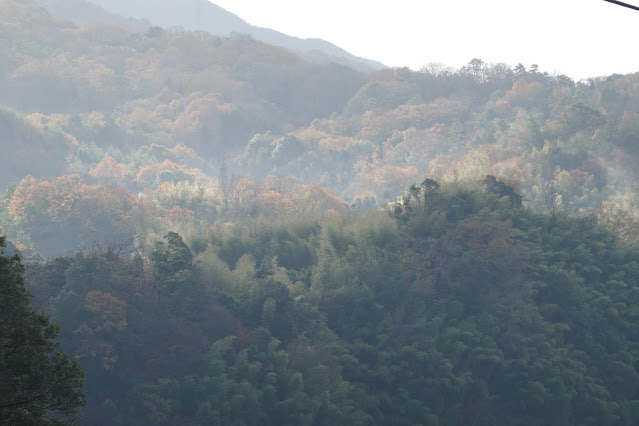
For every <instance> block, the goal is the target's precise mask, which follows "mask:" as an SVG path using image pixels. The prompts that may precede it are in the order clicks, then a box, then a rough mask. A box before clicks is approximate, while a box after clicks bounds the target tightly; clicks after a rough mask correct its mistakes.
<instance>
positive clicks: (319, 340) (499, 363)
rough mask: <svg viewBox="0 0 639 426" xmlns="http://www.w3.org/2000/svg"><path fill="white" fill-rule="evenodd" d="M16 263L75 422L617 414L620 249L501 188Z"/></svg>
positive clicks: (510, 419)
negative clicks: (58, 349)
mask: <svg viewBox="0 0 639 426" xmlns="http://www.w3.org/2000/svg"><path fill="white" fill-rule="evenodd" d="M417 188H418V190H417V191H414V192H413V194H412V195H411V197H410V198H408V199H407V200H406V202H405V203H404V204H403V205H401V206H397V207H395V208H392V209H388V210H386V211H369V212H367V213H363V214H352V215H339V216H338V215H334V216H326V217H324V218H322V219H312V218H308V217H306V218H299V219H295V220H289V221H286V222H283V223H280V224H272V223H268V222H265V221H256V222H251V223H247V224H230V223H226V224H221V223H216V224H210V225H206V226H201V227H199V228H198V231H199V232H197V234H193V235H191V236H190V237H189V238H187V239H184V238H182V236H181V235H179V234H177V233H173V232H170V233H168V234H167V235H166V236H165V237H164V239H163V240H161V241H157V242H155V243H154V244H153V245H151V246H150V247H148V249H147V250H146V251H142V252H139V253H141V255H142V256H144V257H142V256H141V255H140V254H135V255H131V251H132V250H133V247H132V246H126V245H113V244H111V245H110V244H102V245H99V246H98V247H97V249H96V251H95V252H93V253H78V254H76V255H72V256H67V257H61V258H56V259H51V260H49V261H48V262H46V263H33V262H32V263H30V264H29V265H28V268H27V270H28V288H29V289H30V290H31V291H32V292H33V293H34V294H35V297H36V301H38V302H40V303H44V304H47V305H48V306H49V309H50V312H51V313H52V315H53V317H54V319H56V320H58V321H61V324H62V327H63V328H62V330H63V332H62V335H61V338H62V345H63V348H64V349H65V350H67V351H68V352H69V353H71V354H74V355H75V356H77V357H78V358H79V359H80V361H81V363H82V365H83V367H84V369H85V371H86V392H87V399H88V405H87V408H86V411H85V414H84V417H83V422H84V423H85V424H105V423H106V424H114V425H115V424H136V425H158V424H172V425H190V424H192V425H204V424H206V425H217V424H219V425H314V424H317V425H325V424H336V425H373V424H379V425H382V424H385V425H390V424H392V425H415V424H421V425H460V426H461V425H469V424H481V425H509V426H510V425H634V424H637V422H638V421H639V410H638V408H637V407H638V402H637V401H638V400H639V377H638V376H637V371H636V365H637V362H638V358H637V354H638V353H639V347H638V345H639V340H638V336H637V332H636V321H637V315H638V312H639V287H638V285H637V283H638V282H639V267H638V263H637V259H638V255H639V252H638V251H637V247H636V246H628V245H626V244H624V243H622V242H621V241H620V240H619V239H618V238H617V237H615V236H614V235H613V234H612V233H611V232H610V231H607V230H605V229H604V228H602V227H601V226H600V225H597V223H596V220H595V218H594V217H593V216H589V217H584V218H572V217H570V216H568V215H567V214H565V213H556V214H553V215H542V214H538V213H534V212H532V211H531V210H530V209H526V208H523V207H522V206H521V197H520V196H519V195H518V194H517V193H516V191H514V189H513V188H512V187H509V186H508V185H505V184H503V183H501V182H499V181H497V180H496V179H494V178H492V177H489V178H486V179H485V180H484V181H483V182H477V183H465V184H461V183H454V184H451V183H444V182H442V183H439V182H437V181H434V180H426V181H424V183H423V184H422V185H419V186H418V187H417Z"/></svg>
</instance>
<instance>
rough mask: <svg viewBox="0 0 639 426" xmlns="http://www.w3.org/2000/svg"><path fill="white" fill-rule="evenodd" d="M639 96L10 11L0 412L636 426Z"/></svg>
mask: <svg viewBox="0 0 639 426" xmlns="http://www.w3.org/2000/svg"><path fill="white" fill-rule="evenodd" d="M43 5H44V6H46V8H45V7H43ZM54 6H55V7H54ZM71 11H76V12H77V13H76V15H73V14H72V13H71ZM78 14H83V15H82V16H80V17H79V16H77V15H78ZM89 17H90V18H91V19H89ZM316 59H317V58H316ZM638 88H639V74H628V75H612V76H605V77H600V78H595V79H590V80H587V81H573V80H571V79H570V78H568V77H566V76H563V75H551V74H549V73H547V72H544V71H543V68H541V67H540V66H538V65H536V64H526V65H523V64H516V65H512V64H492V63H487V62H484V61H483V60H482V59H478V58H471V59H470V60H469V62H468V64H467V65H466V66H464V67H461V68H460V69H453V68H449V67H446V66H445V65H442V64H429V65H427V66H425V67H424V68H423V69H422V70H420V71H418V72H414V71H411V70H409V69H406V68H403V69H402V68H396V69H389V68H386V69H378V70H375V71H361V70H357V69H353V68H350V67H349V66H346V65H344V64H343V63H335V62H331V61H326V60H314V59H313V58H310V59H309V57H308V56H304V55H301V54H299V53H297V52H294V51H290V50H286V49H284V48H281V47H276V46H273V45H269V44H266V43H264V42H260V41H257V40H255V39H253V38H252V37H248V36H244V35H239V34H234V35H230V36H216V35H212V34H210V33H206V32H203V31H187V30H184V29H177V28H160V27H158V26H152V25H148V24H145V23H144V22H140V21H135V20H132V19H130V18H129V17H117V16H115V15H110V14H109V13H107V12H106V11H104V10H102V9H100V8H97V7H96V6H95V5H90V4H88V3H86V2H84V1H82V0H74V1H73V2H71V1H60V2H57V3H56V4H55V5H54V4H53V3H52V2H43V1H38V2H31V1H28V0H20V1H17V0H0V149H1V150H2V152H3V154H2V155H1V156H0V232H1V233H2V235H4V234H6V236H7V239H6V243H5V238H4V237H3V238H2V243H3V244H6V247H5V249H4V255H2V256H0V280H2V282H3V283H4V284H3V290H2V293H1V294H0V304H2V306H4V307H3V308H2V309H1V310H0V332H2V336H0V349H1V352H0V358H1V359H2V360H4V361H0V362H2V363H3V364H2V365H1V366H0V367H2V368H0V375H1V374H6V373H4V372H5V371H7V372H12V373H11V374H13V372H14V371H18V372H19V371H21V370H20V368H22V369H23V370H22V371H25V369H26V368H27V367H26V365H35V366H38V368H37V369H35V370H33V371H32V372H31V373H29V374H27V375H26V376H27V377H30V378H33V379H34V383H35V381H36V380H35V379H38V380H40V379H42V380H40V381H39V382H38V383H40V384H42V383H44V384H46V383H62V385H61V386H62V388H63V389H64V392H58V391H56V392H55V395H56V396H59V398H62V399H49V400H47V402H45V403H43V404H40V405H38V406H37V407H35V408H33V407H31V408H27V409H24V410H22V409H20V410H18V411H16V410H13V411H7V410H8V409H7V408H6V407H8V406H9V405H11V404H13V402H12V401H13V400H11V399H7V398H10V397H12V395H14V394H15V395H17V394H16V393H15V389H17V388H16V386H18V384H19V383H22V382H21V380H22V379H21V378H22V377H25V376H24V375H22V376H20V375H17V376H15V375H14V376H11V378H10V379H7V380H0V423H8V424H21V423H22V424H25V422H30V421H33V422H35V421H36V420H31V419H42V418H44V419H45V420H42V421H44V422H54V421H55V420H54V417H55V416H54V417H52V414H55V413H58V414H60V416H59V417H60V421H62V422H66V421H71V420H73V416H74V415H75V414H77V410H78V409H79V407H80V406H81V404H82V402H83V400H84V396H83V395H84V394H83V392H85V393H86V406H85V407H84V408H83V409H82V412H81V414H82V417H81V419H80V423H81V424H87V425H93V424H96V425H97V424H105V423H108V424H113V425H117V424H122V425H125V424H136V425H162V424H166V425H205V424H206V425H209V424H211V425H215V424H219V425H271V424H272V425H287V424H290V425H293V424H294V425H323V424H336V425H337V424H343V425H360V424H361V425H373V424H378V425H382V424H393V425H413V424H422V425H469V424H482V425H635V424H637V423H638V422H639V393H638V392H639V376H638V375H637V371H636V365H637V359H638V358H637V357H638V355H637V354H638V353H639V348H638V347H637V345H638V344H639V339H638V336H636V331H635V328H636V327H635V324H636V322H637V318H636V317H637V312H639V308H638V306H639V299H638V298H637V295H638V294H639V293H638V290H637V283H638V282H639V281H638V279H639V269H638V266H637V265H639V259H638V257H637V255H638V254H639V252H638V251H637V245H636V244H637V237H638V236H639V222H638V213H637V212H638V211H639V210H638V207H639V197H638V192H637V188H638V182H639V176H638V175H637V173H638V170H637V168H636V164H637V162H638V161H639V150H638V148H637V147H639V127H638V126H637V118H638V117H639V103H638V102H637V99H639V92H638V90H639V89H638ZM14 254H19V255H20V256H21V258H22V259H23V260H22V261H20V260H19V259H20V257H12V256H13V255H14ZM21 262H24V264H25V268H24V270H23V267H22V264H21ZM3 265H4V266H3ZM9 284H10V286H11V291H8V290H7V289H8V288H9V287H8V286H9ZM5 287H6V289H5ZM29 293H31V294H32V298H31V296H29ZM16 301H18V302H19V303H18V302H16ZM30 304H31V305H30ZM9 307H13V308H16V309H18V308H19V309H20V313H17V314H16V315H15V316H12V317H11V318H12V321H14V320H16V318H21V321H25V324H31V326H34V327H35V325H34V324H36V323H37V324H40V329H39V330H41V333H40V334H38V332H36V331H37V330H38V328H37V327H36V328H29V327H31V326H29V327H26V326H25V327H22V326H19V325H16V324H18V323H11V324H10V325H6V323H5V321H3V320H2V315H3V313H5V312H9V311H7V309H9ZM5 308H6V309H5ZM40 309H45V310H44V311H41V310H40ZM16 312H17V311H16ZM49 316H50V318H51V319H50V320H49ZM49 321H51V322H49ZM56 323H59V326H58V325H53V324H56ZM7 324H8V323H7ZM18 329H20V330H24V332H25V333H27V332H29V333H30V331H29V330H32V331H33V330H36V331H33V333H32V336H39V339H40V340H38V342H39V343H38V345H39V347H40V348H41V350H39V351H35V352H34V353H32V354H27V353H26V351H22V352H20V353H19V356H17V357H16V356H13V355H12V354H13V351H12V349H11V348H10V346H11V345H12V343H10V342H11V341H10V340H7V339H9V338H8V337H6V336H9V335H11V336H13V337H11V338H14V337H15V338H18V337H19V336H18V337H16V336H17V334H15V332H16V330H18ZM12 333H13V334H12ZM56 336H57V340H55V339H56ZM19 339H22V337H19ZM56 341H57V342H59V345H60V346H59V349H58V348H57V347H56V344H55V342H56ZM58 350H62V351H64V353H66V354H67V355H63V354H60V355H59V357H58V358H55V360H57V361H56V362H59V364H55V363H54V364H51V363H52V362H53V361H52V359H53V358H47V357H46V356H44V355H46V354H50V353H55V351H58ZM28 355H29V356H28ZM12 356H13V358H12ZM38 357H40V358H38ZM7 360H8V361H7ZM15 360H18V361H19V362H22V363H23V364H21V365H18V364H16V363H17V362H18V361H15ZM52 365H53V367H52ZM56 365H58V367H59V368H58V367H56ZM5 366H6V368H5ZM9 367H11V368H9ZM18 367H19V368H18ZM48 367H52V368H53V369H54V370H55V369H56V368H58V370H56V371H58V372H60V371H65V372H66V373H65V374H67V373H68V375H67V376H65V377H66V379H64V380H61V381H60V380H58V379H59V378H60V376H55V375H53V376H51V375H50V369H49V368H48ZM80 368H82V370H84V372H85V374H86V376H85V379H84V387H83V390H82V391H81V390H80V388H81V386H82V380H81V378H82V374H81V371H80ZM36 373H38V374H36ZM40 373H42V374H40ZM3 377H4V376H3ZM56 377H57V378H56ZM56 380H58V381H57V382H56ZM65 380H66V381H65ZM56 389H57V388H56ZM30 391H31V390H28V389H27V390H25V392H30ZM34 392H37V389H36V391H34ZM49 393H50V390H49ZM64 398H66V399H64ZM63 399H64V400H63ZM7 401H9V402H7ZM50 410H52V411H50ZM21 416H22V417H21ZM25 416H26V417H25ZM27 417H28V419H29V420H25V419H27ZM47 419H48V420H47ZM38 421H40V420H38ZM34 424H37V423H34ZM43 424H47V423H43ZM53 424H56V423H53Z"/></svg>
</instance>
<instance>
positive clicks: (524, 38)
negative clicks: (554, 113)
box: [213, 0, 639, 79]
mask: <svg viewBox="0 0 639 426" xmlns="http://www.w3.org/2000/svg"><path fill="white" fill-rule="evenodd" d="M626 2H627V3H631V4H634V5H639V0H626ZM213 3H215V4H217V5H219V6H221V7H223V8H224V9H226V10H228V11H230V12H233V13H235V14H236V15H238V16H240V17H241V18H242V19H244V20H245V21H247V22H249V23H250V24H253V25H257V26H261V27H268V28H272V29H274V30H277V31H280V32H283V33H286V34H289V35H294V36H297V37H301V38H310V37H317V38H322V39H325V40H327V41H330V42H332V43H334V44H336V45H338V46H340V47H342V48H344V49H346V50H347V51H349V52H350V53H353V54H355V55H358V56H362V57H366V58H370V59H375V60H377V61H380V62H383V63H384V64H386V65H390V66H408V67H410V68H412V69H415V70H417V69H419V68H421V67H422V66H423V65H425V64H427V63H430V62H441V63H444V64H446V65H451V66H454V67H460V66H462V65H464V64H466V63H468V62H469V61H470V60H471V59H473V58H480V59H483V60H484V61H485V62H505V63H507V64H510V65H516V64H517V63H520V62H521V63H522V64H524V66H526V68H529V67H530V65H531V64H533V63H535V64H538V65H539V68H540V70H542V71H548V72H550V73H563V74H566V75H569V76H570V77H572V78H575V79H581V78H587V77H591V76H600V75H610V74H613V73H630V72H637V71H639V53H638V50H637V47H636V44H637V41H638V40H639V11H634V10H631V9H626V8H623V7H620V6H617V5H614V4H611V3H607V2H605V1H603V0H533V1H528V2H525V1H516V0H392V1H382V0H368V1H361V0H321V1H320V0H268V1H265V0H213Z"/></svg>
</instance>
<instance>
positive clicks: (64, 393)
mask: <svg viewBox="0 0 639 426" xmlns="http://www.w3.org/2000/svg"><path fill="white" fill-rule="evenodd" d="M5 238H6V237H0V424H3V425H62V424H67V423H68V422H70V421H72V420H73V419H74V418H76V417H77V415H78V410H79V408H80V407H82V406H83V405H84V402H85V396H84V392H83V390H82V386H83V383H84V372H83V371H82V370H81V369H80V366H79V364H78V363H77V361H75V360H73V359H71V358H69V357H68V356H67V355H66V354H64V353H61V352H59V351H58V343H56V341H55V340H56V338H57V336H58V332H59V331H60V326H59V325H57V324H51V323H50V322H49V317H48V316H46V315H44V314H42V313H40V312H37V311H36V310H35V309H33V308H32V307H31V297H32V296H31V294H30V293H29V292H28V291H27V290H26V289H25V287H24V279H23V272H24V266H23V265H22V263H21V261H20V258H19V257H18V255H14V256H12V257H6V256H4V247H6V243H5Z"/></svg>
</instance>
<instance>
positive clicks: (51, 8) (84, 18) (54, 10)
mask: <svg viewBox="0 0 639 426" xmlns="http://www.w3.org/2000/svg"><path fill="white" fill-rule="evenodd" d="M33 3H36V4H39V5H40V6H43V7H44V8H45V9H46V10H47V11H48V12H49V13H51V14H52V15H57V16H63V17H66V18H68V19H71V20H73V21H76V22H90V21H94V22H95V21H99V22H105V23H109V24H115V25H121V26H124V27H127V28H130V29H133V30H137V31H143V30H144V29H145V28H147V27H148V26H149V23H148V22H145V21H141V20H139V19H133V18H125V17H124V16H121V15H118V14H114V13H109V12H107V11H106V10H104V9H103V8H102V7H100V6H98V5H96V4H93V3H89V2H87V1H85V0H33Z"/></svg>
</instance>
